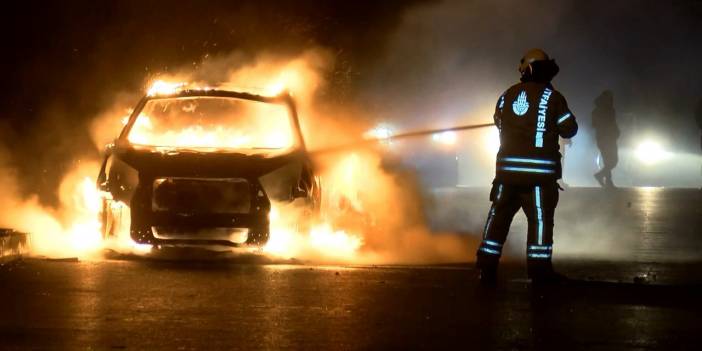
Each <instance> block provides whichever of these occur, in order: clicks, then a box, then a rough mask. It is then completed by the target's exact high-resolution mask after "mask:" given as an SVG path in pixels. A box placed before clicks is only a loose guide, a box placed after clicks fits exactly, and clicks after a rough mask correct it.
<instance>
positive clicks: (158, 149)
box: [98, 90, 320, 246]
mask: <svg viewBox="0 0 702 351" xmlns="http://www.w3.org/2000/svg"><path fill="white" fill-rule="evenodd" d="M98 186H99V187H100V189H101V190H103V191H104V192H106V195H107V196H106V197H105V199H104V204H103V211H102V214H101V222H102V230H103V235H104V236H105V237H110V236H115V235H117V234H118V233H119V232H121V231H122V230H126V228H124V227H126V225H127V223H125V222H126V220H125V217H127V215H129V217H130V220H129V222H130V223H129V227H128V229H129V233H130V235H131V237H132V239H133V240H134V241H136V242H137V243H140V244H152V245H226V246H241V245H246V246H262V245H264V244H265V243H266V242H267V241H268V238H269V233H270V223H269V213H270V210H271V201H276V202H296V203H302V205H303V206H305V208H307V209H309V210H310V211H317V209H318V208H319V201H320V186H319V178H318V177H316V176H315V175H314V173H313V171H312V163H311V161H310V159H309V158H308V154H307V152H306V149H305V143H304V140H303V137H302V133H301V130H300V123H299V120H298V116H297V112H296V109H295V103H294V101H293V99H292V98H291V97H290V96H289V95H288V94H281V95H278V96H274V97H266V96H260V95H253V94H249V93H242V92H233V91H225V90H182V91H180V92H175V93H172V94H165V95H158V94H153V95H152V94H150V95H147V96H145V97H144V98H142V99H141V100H140V101H139V103H138V104H137V106H136V108H135V109H134V111H133V112H132V114H131V115H130V117H129V119H128V120H127V121H126V123H125V125H124V128H123V129H122V132H121V133H120V134H119V137H118V138H117V139H116V140H115V142H114V143H113V144H111V145H110V146H108V148H107V152H106V155H105V158H104V161H103V163H102V167H101V169H100V174H99V175H98ZM125 205H128V207H129V208H128V209H127V208H126V207H125ZM125 212H126V213H125Z"/></svg>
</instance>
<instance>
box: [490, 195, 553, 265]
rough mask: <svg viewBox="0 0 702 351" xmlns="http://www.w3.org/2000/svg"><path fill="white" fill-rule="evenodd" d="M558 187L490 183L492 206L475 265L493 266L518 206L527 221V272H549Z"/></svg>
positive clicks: (496, 262) (498, 256)
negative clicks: (491, 185)
mask: <svg viewBox="0 0 702 351" xmlns="http://www.w3.org/2000/svg"><path fill="white" fill-rule="evenodd" d="M558 190H559V188H558V185H557V184H556V183H555V182H553V183H549V184H541V185H536V186H521V185H508V184H494V185H493V188H492V191H491V192H490V200H491V201H492V206H491V207H490V212H489V214H488V219H487V223H485V230H484V232H483V241H482V243H481V245H480V247H479V248H478V253H477V265H478V268H480V269H491V268H496V267H497V264H498V262H499V259H500V256H501V255H502V249H503V247H504V244H505V240H506V239H507V234H508V233H509V227H510V225H511V224H512V219H513V218H514V215H515V214H516V213H517V211H519V209H520V208H521V209H522V210H523V211H524V214H526V217H527V222H528V224H529V230H528V233H527V252H526V253H527V263H528V268H529V274H530V275H532V273H541V272H544V271H551V255H552V251H553V216H554V213H555V210H556V205H557V204H558Z"/></svg>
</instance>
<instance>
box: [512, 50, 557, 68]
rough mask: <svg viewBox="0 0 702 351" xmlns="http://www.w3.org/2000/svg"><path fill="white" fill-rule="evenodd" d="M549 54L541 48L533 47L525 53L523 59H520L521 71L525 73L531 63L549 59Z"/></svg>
mask: <svg viewBox="0 0 702 351" xmlns="http://www.w3.org/2000/svg"><path fill="white" fill-rule="evenodd" d="M549 59H550V58H549V57H548V54H546V52H545V51H543V50H541V49H531V50H529V51H527V52H526V54H524V57H522V60H521V61H519V73H521V74H524V72H526V70H527V69H528V68H529V65H531V64H532V63H534V62H536V61H546V60H549Z"/></svg>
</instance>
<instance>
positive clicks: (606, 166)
mask: <svg viewBox="0 0 702 351" xmlns="http://www.w3.org/2000/svg"><path fill="white" fill-rule="evenodd" d="M592 127H593V128H595V139H596V140H597V148H598V149H600V156H602V163H603V166H602V169H601V170H600V171H599V172H597V173H595V174H594V176H595V179H596V180H597V182H598V183H600V185H601V186H602V187H608V188H613V187H614V182H613V181H612V170H613V169H614V167H616V166H617V163H619V151H618V148H617V139H619V134H620V132H619V126H617V114H616V112H615V110H614V95H613V94H612V92H611V91H609V90H605V91H603V92H602V94H600V96H598V97H597V98H596V99H595V109H594V110H593V111H592Z"/></svg>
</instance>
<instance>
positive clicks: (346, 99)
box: [0, 0, 702, 202]
mask: <svg viewBox="0 0 702 351" xmlns="http://www.w3.org/2000/svg"><path fill="white" fill-rule="evenodd" d="M1 13H2V14H1V15H0V16H2V19H1V20H0V26H1V27H0V31H1V33H2V35H3V42H2V46H3V50H2V55H0V60H1V65H2V66H1V69H2V72H3V73H4V74H3V78H4V79H3V84H1V85H0V90H1V94H0V128H1V130H0V138H2V141H1V142H0V146H1V147H2V148H4V149H6V152H5V157H4V158H5V160H4V162H5V166H10V167H12V168H13V169H15V170H16V172H17V173H18V174H19V175H20V176H21V178H22V179H23V180H24V184H23V185H24V187H25V189H24V190H25V191H26V192H32V193H39V194H40V195H41V196H42V198H43V199H44V200H45V201H49V202H50V201H51V200H52V199H53V198H54V192H55V189H56V185H57V183H58V181H59V179H60V176H61V174H63V173H64V172H65V170H66V169H67V168H68V167H70V166H71V165H72V164H73V163H74V162H77V160H78V159H80V158H85V157H95V155H96V154H97V150H96V149H95V147H94V146H93V144H92V142H91V140H90V138H89V136H88V131H87V125H88V123H89V121H90V120H91V119H93V118H94V117H95V116H96V115H97V114H99V113H100V111H102V110H104V109H105V108H107V107H109V106H110V105H111V103H112V102H113V101H114V99H115V96H116V95H117V94H119V93H121V92H134V91H142V90H143V89H144V87H145V86H146V84H147V82H148V81H149V80H150V79H151V78H153V77H154V76H156V75H158V74H161V73H164V72H169V71H174V70H176V69H180V68H182V67H183V66H186V65H193V66H197V65H199V64H200V63H201V62H202V60H206V59H207V58H208V57H212V56H215V55H223V54H227V53H231V52H234V51H236V52H240V53H242V54H244V55H251V56H253V55H255V54H257V53H260V52H263V51H265V52H271V53H278V54H281V55H294V54H295V53H299V52H302V51H303V50H305V49H307V48H311V47H320V46H321V47H323V48H326V49H328V50H329V51H330V52H331V53H332V54H333V56H334V66H333V67H332V69H331V70H330V73H329V76H328V77H326V78H327V79H328V81H329V83H330V84H329V86H328V88H327V91H326V92H325V94H324V98H325V99H329V100H332V101H336V102H338V103H339V104H355V105H364V106H367V109H368V110H369V111H374V112H376V113H377V114H378V115H382V116H383V117H384V118H387V119H390V120H394V121H395V122H396V123H399V124H405V125H408V126H415V125H416V126H418V125H426V124H427V123H426V122H427V119H439V120H442V121H445V122H446V123H451V122H454V121H452V117H451V116H454V115H458V114H460V113H462V112H463V111H470V110H471V109H472V108H473V107H474V106H473V105H484V104H485V103H486V102H487V101H488V100H489V101H490V103H491V104H492V103H494V99H495V97H496V96H498V95H499V93H501V91H502V90H504V89H505V88H506V87H507V86H509V85H510V84H512V83H513V82H514V81H516V79H517V74H516V64H517V62H518V60H519V58H520V56H521V54H522V53H523V52H524V51H525V50H526V49H528V48H530V47H543V48H545V49H546V50H547V51H549V52H550V53H551V54H552V56H554V57H556V59H557V61H558V63H559V64H560V65H561V69H562V70H561V72H562V73H561V75H559V77H557V79H556V81H555V83H556V87H557V88H558V89H559V90H561V91H562V92H563V93H564V94H565V95H566V96H567V97H568V98H569V101H570V103H571V105H572V107H573V110H574V111H575V112H576V115H578V117H579V120H580V121H581V125H583V126H585V128H587V126H588V125H589V113H590V111H591V109H592V100H593V99H594V98H595V97H596V96H597V95H598V94H599V93H600V92H601V91H602V90H604V89H612V90H614V93H615V100H616V102H615V103H616V104H617V110H618V111H619V112H620V114H621V115H626V114H629V115H632V114H633V115H636V116H637V118H638V119H639V120H641V121H642V122H641V123H644V124H646V125H650V126H652V127H651V128H654V129H656V130H659V131H661V132H663V133H667V134H669V135H672V136H675V139H676V140H677V141H678V143H679V145H678V147H679V148H682V149H690V150H692V149H693V148H695V147H697V146H698V145H697V144H696V143H697V142H698V140H697V139H696V138H697V134H696V133H697V130H696V126H695V124H694V121H693V119H692V111H693V108H694V104H695V103H696V101H697V100H698V99H699V98H700V97H701V96H702V79H701V78H702V73H700V72H701V70H700V63H699V62H700V54H702V47H701V46H700V45H699V43H700V38H701V37H702V26H700V19H702V2H699V1H695V2H686V1H621V0H620V1H617V0H611V1H587V2H584V1H529V2H518V1H480V2H478V1H443V2H442V1H343V2H342V1H208V2H201V1H101V2H87V1H86V2H83V1H62V2H58V1H46V2H45V1H38V2H35V1H26V2H22V3H21V4H13V5H4V6H3V9H2V11H1ZM437 111H440V112H437ZM487 118H488V119H489V116H487ZM484 119H485V118H483V120H484Z"/></svg>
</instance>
